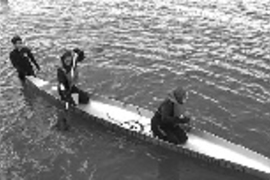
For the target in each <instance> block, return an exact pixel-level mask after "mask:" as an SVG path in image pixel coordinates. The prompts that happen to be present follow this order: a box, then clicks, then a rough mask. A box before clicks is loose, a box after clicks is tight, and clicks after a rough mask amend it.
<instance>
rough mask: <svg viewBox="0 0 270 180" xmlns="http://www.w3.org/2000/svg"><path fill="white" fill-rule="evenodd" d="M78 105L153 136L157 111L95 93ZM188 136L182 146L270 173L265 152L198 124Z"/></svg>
mask: <svg viewBox="0 0 270 180" xmlns="http://www.w3.org/2000/svg"><path fill="white" fill-rule="evenodd" d="M28 80H29V81H31V83H33V84H34V85H35V86H36V87H38V88H39V89H40V90H41V91H45V92H46V93H49V94H51V95H53V96H55V97H57V96H58V95H57V88H56V85H55V84H52V83H49V82H47V81H44V80H42V79H39V78H34V77H29V78H28ZM78 108H79V109H80V110H82V111H84V112H86V113H88V114H89V115H91V116H94V117H97V118H99V119H102V120H104V121H109V122H111V123H115V124H117V125H118V126H121V127H122V128H125V129H128V130H130V131H136V132H139V133H140V134H144V135H146V136H148V137H150V138H152V137H153V136H152V133H151V129H150V119H151V117H152V116H153V112H151V111H148V110H146V109H143V108H139V107H137V106H133V105H127V104H124V103H122V102H119V101H116V100H112V99H108V98H106V97H102V96H99V95H93V96H92V97H91V100H90V101H89V103H88V104H87V105H79V106H78ZM188 137H189V139H188V142H187V143H186V144H185V145H181V148H183V149H187V150H189V151H193V152H197V153H199V154H203V155H206V156H209V157H212V158H214V159H218V160H225V161H229V162H232V163H235V164H238V165H241V166H244V167H247V168H250V169H254V170H256V171H259V172H263V173H266V174H267V175H269V174H270V160H269V159H268V158H267V157H265V156H263V155H261V154H258V153H256V152H254V151H251V150H249V149H247V148H245V147H243V146H240V145H236V144H234V143H231V142H229V141H227V140H225V139H223V138H220V137H217V136H215V135H213V134H211V133H208V132H206V131H203V130H199V129H196V128H193V129H192V130H191V131H190V132H189V133H188ZM268 177H269V176H268Z"/></svg>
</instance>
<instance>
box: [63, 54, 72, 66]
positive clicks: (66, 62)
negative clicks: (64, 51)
mask: <svg viewBox="0 0 270 180" xmlns="http://www.w3.org/2000/svg"><path fill="white" fill-rule="evenodd" d="M64 61H65V64H66V65H68V66H70V65H71V63H72V57H71V56H68V57H66V58H65V60H64Z"/></svg>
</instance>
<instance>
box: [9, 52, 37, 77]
mask: <svg viewBox="0 0 270 180" xmlns="http://www.w3.org/2000/svg"><path fill="white" fill-rule="evenodd" d="M9 58H10V60H11V63H12V65H13V66H14V67H15V68H16V69H17V71H18V72H22V73H26V72H31V71H33V67H32V65H31V62H32V63H34V64H35V66H36V67H37V68H38V69H39V65H38V64H37V62H36V60H35V58H34V56H33V54H32V53H31V51H30V49H29V48H27V47H23V48H22V49H21V50H18V49H14V50H13V51H11V53H10V55H9Z"/></svg>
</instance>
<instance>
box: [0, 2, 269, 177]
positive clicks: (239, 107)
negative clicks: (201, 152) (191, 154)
mask: <svg viewBox="0 0 270 180" xmlns="http://www.w3.org/2000/svg"><path fill="white" fill-rule="evenodd" d="M1 2H2V1H1ZM0 5H1V8H0V55H1V56H0V67H1V69H0V140H1V144H0V175H1V178H0V179H1V180H6V179H16V180H19V179H24V180H30V179H34V180H36V179H42V180H43V179H46V180H47V179H51V180H54V179H55V180H56V179H57V180H60V179H76V180H84V179H85V180H154V179H158V180H161V179H162V180H178V179H179V180H180V179H181V180H193V179H194V180H195V179H201V180H215V179H221V180H223V179H224V180H231V179H232V180H237V179H240V178H241V179H254V178H252V177H243V176H242V175H239V174H237V173H233V172H231V171H227V170H224V169H220V168H216V167H211V166H209V165H206V164H204V163H202V162H200V161H196V160H194V159H190V158H187V157H184V156H182V155H176V154H173V153H171V152H169V151H166V150H162V149H160V148H156V147H154V146H151V145H148V144H145V143H143V142H139V141H137V140H134V139H130V138H128V137H125V136H122V135H121V134H118V133H116V132H110V131H108V130H106V129H105V128H103V127H100V126H98V125H93V124H91V123H86V120H83V119H82V118H81V117H71V120H72V122H73V123H74V125H73V127H72V129H71V131H70V132H67V133H61V132H56V131H52V130H50V129H49V125H50V123H53V122H54V121H55V119H56V114H57V109H56V108H55V107H54V106H52V104H50V103H48V102H47V101H46V100H45V99H41V98H39V97H36V96H34V95H31V92H24V91H22V90H21V85H20V83H19V82H18V80H17V78H16V73H15V71H14V70H13V69H12V67H11V65H10V62H9V60H8V53H9V51H10V50H11V48H12V47H11V44H10V37H11V36H12V35H14V34H20V35H22V37H24V38H25V39H26V42H27V44H28V45H29V46H30V47H31V48H32V49H33V52H34V53H35V56H36V57H37V59H38V62H39V63H40V64H41V65H42V72H40V73H39V76H40V77H43V78H46V79H50V80H53V79H55V69H56V65H58V64H59V60H58V57H59V55H60V54H61V53H62V52H63V50H64V49H65V48H72V47H77V46H78V47H81V48H83V49H84V50H85V52H86V55H87V59H86V61H85V62H84V63H83V65H82V67H81V86H82V87H83V88H84V89H96V90H98V91H99V93H100V94H102V95H107V96H110V97H114V98H116V99H119V100H121V101H124V102H128V103H132V104H136V105H139V106H142V107H145V108H148V109H151V110H154V109H155V108H156V107H157V106H158V104H159V103H160V102H161V101H162V99H163V98H164V97H165V95H166V93H167V92H168V91H170V90H172V89H173V88H174V87H176V86H177V85H183V86H188V87H189V89H190V101H189V102H188V108H189V111H190V112H191V113H192V114H193V115H194V116H195V117H196V118H197V119H196V121H195V122H194V123H195V124H196V126H197V127H200V128H202V129H206V130H208V131H210V132H212V133H215V134H217V135H219V136H221V137H224V138H226V139H229V140H231V141H233V142H236V143H241V144H242V145H245V146H246V147H249V148H251V149H253V150H255V151H257V152H260V153H262V154H264V155H266V156H268V157H270V152H269V149H270V143H269V137H270V113H269V110H270V106H269V98H270V91H269V89H270V82H269V81H270V80H269V76H270V74H269V72H270V65H269V49H270V47H269V46H270V44H269V40H270V23H269V21H270V6H269V5H270V1H269V0H267V1H266V0H265V1H263V0H261V1H255V0H253V1H252V0H243V1H240V0H233V1H229V0H228V1H223V0H215V1H214V0H207V1H202V0H186V1H180V0H171V1H169V0H168V1H162V0H129V1H128V0H114V1H109V0H93V1H91V0H73V1H72V0H10V1H9V4H5V3H1V4H0ZM25 93H27V95H25ZM29 94H30V95H29Z"/></svg>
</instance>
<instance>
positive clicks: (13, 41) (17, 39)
mask: <svg viewBox="0 0 270 180" xmlns="http://www.w3.org/2000/svg"><path fill="white" fill-rule="evenodd" d="M18 41H22V38H21V37H20V36H18V35H16V36H14V37H13V38H12V39H11V42H12V44H16V43H17V42H18Z"/></svg>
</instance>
